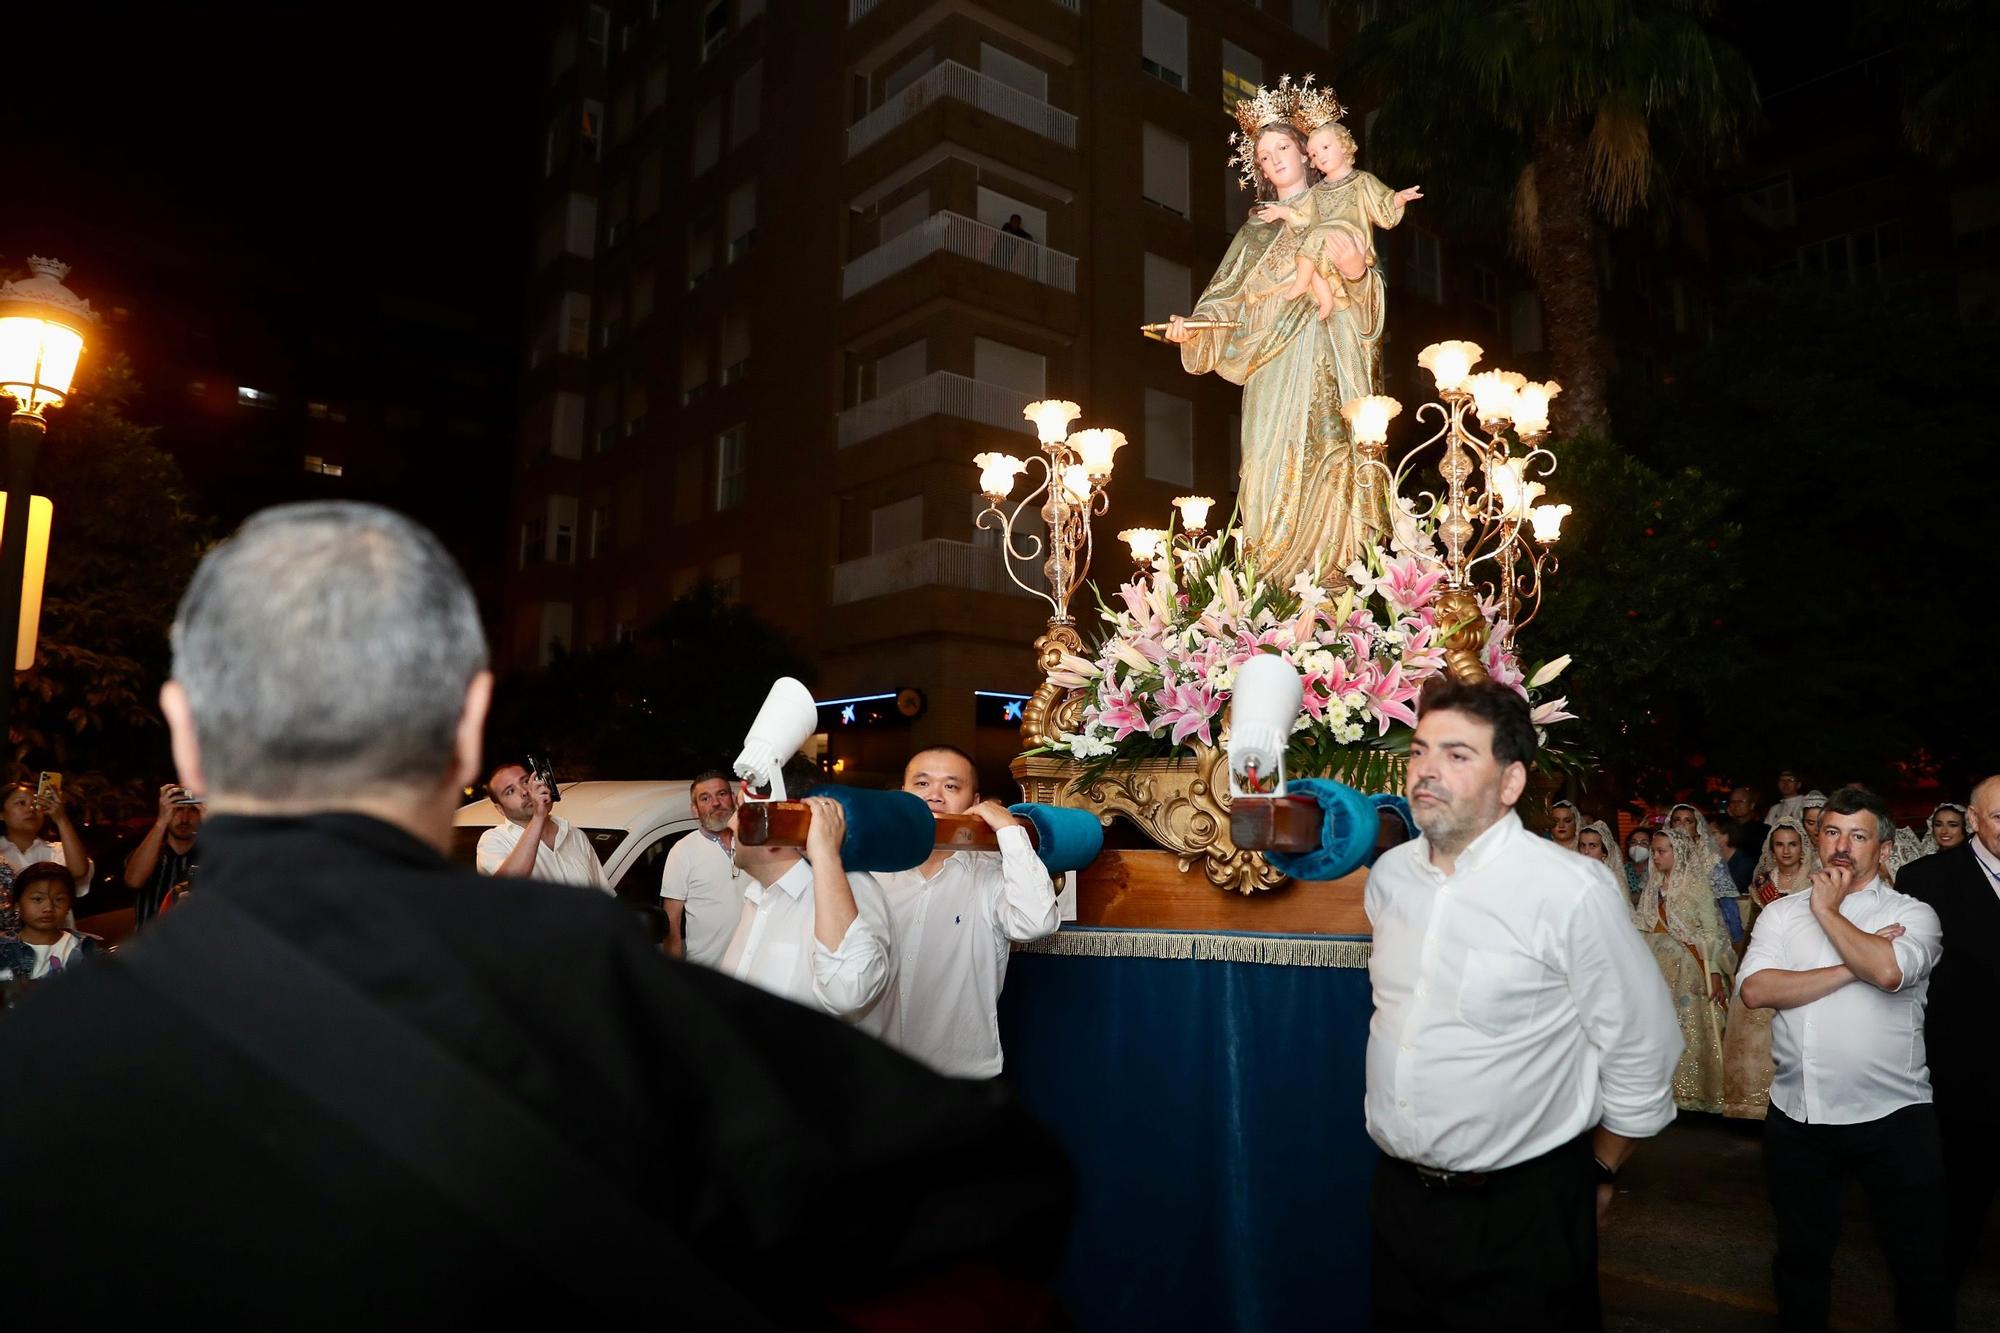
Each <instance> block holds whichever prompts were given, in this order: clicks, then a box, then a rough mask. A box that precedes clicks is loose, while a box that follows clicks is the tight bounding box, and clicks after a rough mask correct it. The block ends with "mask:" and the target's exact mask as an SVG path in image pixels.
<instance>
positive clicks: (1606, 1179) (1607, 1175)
mask: <svg viewBox="0 0 2000 1333" xmlns="http://www.w3.org/2000/svg"><path fill="white" fill-rule="evenodd" d="M1590 1161H1591V1165H1593V1166H1595V1167H1596V1168H1597V1183H1598V1184H1600V1185H1616V1184H1617V1183H1618V1173H1617V1172H1616V1171H1613V1170H1612V1169H1611V1168H1610V1167H1608V1166H1606V1165H1605V1164H1604V1159H1603V1158H1601V1157H1598V1156H1597V1155H1596V1154H1592V1155H1591V1158H1590Z"/></svg>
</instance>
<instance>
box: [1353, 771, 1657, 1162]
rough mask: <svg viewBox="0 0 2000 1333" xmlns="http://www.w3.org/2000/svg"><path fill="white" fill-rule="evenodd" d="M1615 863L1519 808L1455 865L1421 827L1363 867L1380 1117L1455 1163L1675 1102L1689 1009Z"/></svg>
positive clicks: (1409, 1146) (1420, 1156)
mask: <svg viewBox="0 0 2000 1333" xmlns="http://www.w3.org/2000/svg"><path fill="white" fill-rule="evenodd" d="M1603 875H1604V871H1603V867H1602V866H1599V865H1596V864H1594V863H1593V862H1591V861H1590V860H1589V858H1587V857H1584V856H1580V855H1578V854H1577V853H1575V852H1569V851H1564V850H1563V849H1562V848H1560V847H1558V846H1556V845H1555V844H1554V843H1552V842H1549V841H1548V840H1546V839H1544V838H1538V837H1536V836H1535V835H1534V834H1532V833H1530V832H1528V831H1527V830H1526V829H1524V828H1523V827H1522V826H1521V821H1520V819H1519V818H1517V817H1516V816H1515V815H1514V813H1513V812H1512V811H1511V810H1510V811H1509V812H1507V813H1506V814H1504V815H1502V816H1501V817H1500V820H1499V822H1498V823H1496V824H1495V825H1494V826H1493V827H1492V828H1489V829H1487V830H1486V832H1484V833H1482V834H1480V835H1479V836H1478V837H1477V838H1475V839H1473V841H1472V843H1471V844H1470V845H1469V846H1467V847H1466V849H1465V850H1464V851H1462V852H1460V853H1459V854H1458V860H1457V868H1456V869H1455V870H1454V871H1453V872H1452V873H1451V874H1449V875H1446V874H1445V873H1444V872H1443V871H1441V870H1439V869H1438V868H1437V867H1436V866H1434V865H1432V864H1431V860H1430V840H1429V839H1428V838H1423V837H1419V838H1417V839H1416V840H1415V841H1413V842H1406V843H1404V844H1402V845H1401V846H1399V847H1394V848H1391V849H1390V850H1389V851H1387V852H1385V853H1383V855H1382V858H1381V859H1380V860H1379V861H1377V862H1376V863H1375V867H1374V869H1373V870H1371V871H1370V872H1369V874H1368V888H1367V899H1366V901H1367V908H1368V919H1369V921H1370V922H1371V923H1372V924H1373V926H1374V929H1375V943H1374V948H1373V951H1372V954H1371V957H1370V960H1369V964H1368V977H1369V981H1370V982H1371V983H1372V984H1373V986H1374V990H1375V1015H1374V1018H1373V1019H1372V1020H1371V1021H1370V1022H1369V1025H1368V1094H1367V1099H1366V1109H1367V1122H1368V1134H1369V1137H1371V1138H1373V1139H1374V1140H1375V1142H1376V1143H1377V1144H1378V1145H1379V1146H1380V1147H1381V1149H1382V1151H1384V1152H1386V1153H1388V1154H1389V1155H1390V1156H1392V1157H1399V1158H1401V1159H1403V1160H1404V1161H1408V1162H1416V1163H1419V1164H1421V1165H1424V1166H1431V1167H1437V1168H1439V1169H1441V1170H1447V1171H1495V1170H1499V1169H1500V1168H1502V1167H1507V1166H1513V1165H1515V1164H1516V1163H1519V1162H1525V1161H1528V1160H1530V1159H1531V1158H1535V1157H1539V1156H1541V1155H1542V1154H1544V1153H1547V1152H1550V1151H1552V1150H1554V1149H1555V1148H1558V1147H1560V1146H1561V1145H1563V1144H1565V1143H1568V1142H1569V1141H1570V1140H1571V1139H1574V1138H1576V1137H1577V1136H1578V1135H1579V1134H1582V1133H1583V1132H1584V1131H1585V1130H1588V1129H1591V1128H1593V1127H1595V1126H1597V1125H1599V1124H1602V1125H1603V1126H1604V1128H1606V1129H1608V1130H1610V1131H1611V1132H1612V1133H1614V1134H1622V1135H1624V1136H1626V1137H1627V1138H1645V1137H1647V1136H1649V1135H1652V1134H1656V1133H1658V1132H1659V1131H1660V1130H1661V1129H1662V1128H1664V1127H1665V1126H1666V1125H1667V1123H1668V1122H1669V1121H1671V1120H1672V1119H1673V1118H1674V1086H1673V1079H1674V1066H1675V1064H1676V1063H1677V1062H1678V1061H1679V1059H1680V1054H1681V1032H1680V1024H1679V1023H1678V1022H1677V1021H1676V1020H1675V1018H1674V1008H1673V1001H1672V1000H1671V999H1670V998H1669V997H1668V995H1667V985H1666V982H1665V980H1664V979H1663V978H1662V977H1661V976H1660V969H1659V967H1658V965H1657V964H1655V963H1654V961H1653V955H1652V952H1651V951H1650V950H1649V949H1647V947H1646V945H1645V942H1644V941H1643V940H1641V939H1640V937H1639V933H1638V932H1637V931H1635V930H1633V929H1632V912H1631V908H1630V907H1629V906H1628V905H1627V903H1626V900H1625V897H1624V895H1623V894H1610V893H1606V892H1605V891H1604V878H1603Z"/></svg>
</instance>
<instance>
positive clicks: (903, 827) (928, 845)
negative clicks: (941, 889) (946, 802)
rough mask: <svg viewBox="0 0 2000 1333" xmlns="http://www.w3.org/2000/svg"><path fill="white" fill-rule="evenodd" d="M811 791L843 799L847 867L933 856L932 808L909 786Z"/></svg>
mask: <svg viewBox="0 0 2000 1333" xmlns="http://www.w3.org/2000/svg"><path fill="white" fill-rule="evenodd" d="M806 794H807V795H809V796H824V797H826V798H827V799H829V800H834V801H838V802H840V806H841V809H842V810H844V811H846V812H847V837H846V838H845V839H843V840H842V841H841V844H840V864H841V865H842V866H843V867H844V868H846V869H848V870H861V871H869V872H881V871H890V870H911V869H914V868H915V867H917V866H920V865H922V864H923V863H924V862H925V861H927V860H929V859H930V854H931V851H932V846H933V844H934V843H936V841H937V819H936V817H935V816H933V815H932V814H931V808H930V807H929V806H928V805H925V804H924V803H923V802H922V801H920V800H918V799H917V798H916V797H914V796H912V795H910V793H908V792H906V791H869V790H867V789H866V788H864V787H838V786H817V787H814V788H813V789H812V790H811V791H810V792H808V793H806Z"/></svg>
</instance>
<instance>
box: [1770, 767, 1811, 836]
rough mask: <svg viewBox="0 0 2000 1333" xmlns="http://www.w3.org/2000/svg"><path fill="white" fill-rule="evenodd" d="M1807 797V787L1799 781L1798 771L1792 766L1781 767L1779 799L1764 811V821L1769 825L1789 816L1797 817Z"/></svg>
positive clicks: (1779, 772) (1779, 771)
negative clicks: (1791, 767)
mask: <svg viewBox="0 0 2000 1333" xmlns="http://www.w3.org/2000/svg"><path fill="white" fill-rule="evenodd" d="M1805 799H1806V798H1805V788H1804V785H1803V784H1802V783H1801V782H1800V781H1799V775H1798V771H1797V770H1796V769H1790V768H1781V769H1779V770H1778V799H1777V801H1776V802H1775V803H1774V804H1773V805H1772V806H1771V808H1770V809H1769V810H1766V811H1765V812H1764V822H1765V823H1766V824H1768V825H1775V824H1776V823H1777V822H1778V821H1779V820H1780V819H1784V818H1786V817H1787V816H1790V817H1791V818H1793V819H1797V818H1798V817H1799V810H1800V808H1801V807H1803V806H1804V804H1805Z"/></svg>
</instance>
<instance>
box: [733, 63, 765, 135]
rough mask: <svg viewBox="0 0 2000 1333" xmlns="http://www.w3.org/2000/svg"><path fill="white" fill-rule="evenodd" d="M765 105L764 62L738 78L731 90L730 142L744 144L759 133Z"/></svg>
mask: <svg viewBox="0 0 2000 1333" xmlns="http://www.w3.org/2000/svg"><path fill="white" fill-rule="evenodd" d="M763 104H764V62H763V61H761V60H760V61H758V62H757V63H755V64H754V65H752V66H750V68H748V69H746V70H744V71H743V72H742V73H741V74H739V75H737V76H736V84H735V86H734V87H732V88H731V89H730V90H729V142H730V144H731V145H732V146H734V145H736V144H740V143H742V142H743V141H744V140H745V139H747V138H749V137H750V136H751V135H753V134H755V133H756V132H757V121H758V117H759V115H760V113H761V110H762V107H763Z"/></svg>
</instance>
